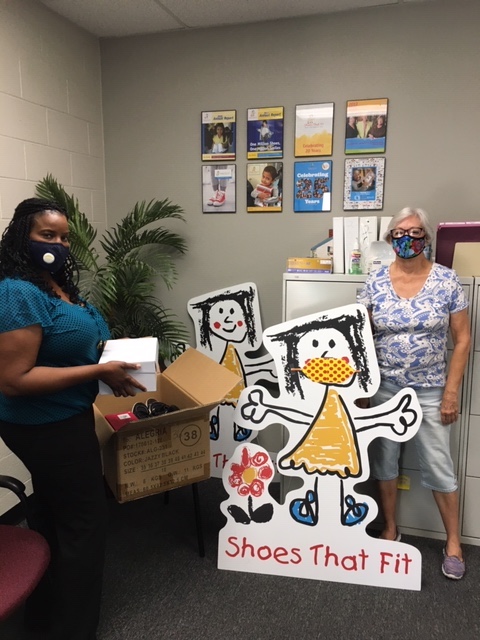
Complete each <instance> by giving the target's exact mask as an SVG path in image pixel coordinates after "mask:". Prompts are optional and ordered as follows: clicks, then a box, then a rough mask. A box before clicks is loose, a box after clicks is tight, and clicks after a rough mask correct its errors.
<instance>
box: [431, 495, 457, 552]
mask: <svg viewBox="0 0 480 640" xmlns="http://www.w3.org/2000/svg"><path fill="white" fill-rule="evenodd" d="M432 493H433V497H434V498H435V502H436V503H437V507H438V510H439V511H440V515H441V517H442V521H443V526H444V527H445V531H446V532H447V542H446V544H445V553H446V554H447V556H457V558H459V559H460V560H463V555H462V547H461V545H460V531H459V525H458V519H459V518H458V491H453V492H452V493H442V492H441V491H433V492H432Z"/></svg>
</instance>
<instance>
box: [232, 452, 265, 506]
mask: <svg viewBox="0 0 480 640" xmlns="http://www.w3.org/2000/svg"><path fill="white" fill-rule="evenodd" d="M230 468H231V471H232V475H230V476H229V478H228V481H229V483H230V486H231V487H233V488H236V489H237V492H238V494H239V495H241V496H249V495H251V496H254V497H255V498H258V497H260V496H261V495H262V494H263V492H264V490H265V481H266V480H270V478H271V477H272V476H273V466H272V465H271V463H270V460H269V457H268V455H267V454H266V453H264V452H263V451H257V452H256V453H255V454H254V455H250V453H249V450H248V448H247V447H244V448H243V450H242V454H241V463H240V464H238V463H235V462H233V463H232V465H231V467H230Z"/></svg>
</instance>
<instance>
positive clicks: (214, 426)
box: [210, 416, 220, 440]
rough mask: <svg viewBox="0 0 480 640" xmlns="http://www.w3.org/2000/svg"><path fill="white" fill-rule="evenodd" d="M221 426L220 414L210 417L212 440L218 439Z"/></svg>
mask: <svg viewBox="0 0 480 640" xmlns="http://www.w3.org/2000/svg"><path fill="white" fill-rule="evenodd" d="M219 426H220V425H219V422H218V416H212V417H211V418H210V440H218V436H219Z"/></svg>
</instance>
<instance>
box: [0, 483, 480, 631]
mask: <svg viewBox="0 0 480 640" xmlns="http://www.w3.org/2000/svg"><path fill="white" fill-rule="evenodd" d="M199 494H200V502H201V507H202V517H203V529H204V535H205V547H206V549H205V550H206V555H205V557H204V558H201V557H200V556H199V554H198V547H197V538H196V532H195V523H194V510H193V499H192V490H191V487H184V488H180V489H176V490H175V491H172V492H171V493H170V494H169V503H168V504H165V502H164V497H163V495H157V496H152V497H150V498H144V499H142V500H138V501H135V502H130V503H127V504H124V505H119V504H117V503H116V502H114V500H113V499H112V500H111V501H110V529H109V539H108V553H107V563H106V572H105V587H104V603H103V608H102V619H101V624H100V628H99V633H98V640H224V639H225V640H227V639H228V640H284V639H285V640H287V639H289V638H292V640H293V639H295V640H304V639H305V640H316V639H325V640H347V639H348V640H436V639H437V638H438V639H439V640H440V639H441V640H478V638H480V547H473V546H465V548H464V549H465V555H466V559H467V575H466V576H465V578H464V579H463V580H461V581H458V582H457V581H452V580H447V579H446V578H445V577H444V576H443V575H442V573H441V570H440V564H441V554H442V547H443V544H442V542H441V541H439V540H430V539H426V538H416V537H415V538H414V537H410V536H404V537H403V539H404V540H405V541H406V542H409V543H411V544H414V545H415V546H417V547H418V548H419V549H420V551H421V553H422V556H423V580H422V590H421V591H420V592H416V591H415V592H413V591H402V590H397V589H380V588H376V587H363V586H355V585H348V584H339V583H331V582H317V581H312V580H303V579H294V578H285V577H275V576H268V575H257V574H251V573H237V572H231V571H220V570H218V569H217V567H216V553H217V537H218V531H219V529H220V528H221V527H222V526H223V522H224V519H223V516H222V514H221V512H220V510H219V504H220V502H221V501H222V500H223V499H225V493H224V491H223V487H222V484H221V481H220V480H218V479H211V480H208V481H206V482H203V483H201V484H200V485H199ZM22 637H23V636H22V632H21V612H20V613H19V614H18V615H16V616H14V618H12V619H11V620H9V621H8V623H6V624H5V625H4V627H0V638H1V639H2V640H19V639H20V638H22ZM65 640H68V639H65Z"/></svg>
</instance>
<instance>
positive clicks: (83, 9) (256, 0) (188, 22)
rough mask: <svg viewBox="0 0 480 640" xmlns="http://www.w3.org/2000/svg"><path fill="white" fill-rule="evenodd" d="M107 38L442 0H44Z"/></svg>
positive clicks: (93, 31)
mask: <svg viewBox="0 0 480 640" xmlns="http://www.w3.org/2000/svg"><path fill="white" fill-rule="evenodd" d="M40 1H41V2H42V3H43V4H44V5H45V6H47V7H49V8H50V9H51V10H52V11H54V12H55V13H58V14H60V15H61V16H63V17H65V18H67V20H69V21H70V22H73V23H74V24H76V25H78V26H80V27H82V28H84V29H85V30H86V31H88V32H89V33H92V34H94V35H96V36H98V37H101V38H107V37H120V36H130V35H139V34H146V33H160V32H165V31H174V30H186V29H201V28H205V27H214V26H220V25H233V24H247V23H251V22H264V21H271V20H280V19H284V18H294V17H301V16H312V15H319V14H325V13H336V12H338V11H349V10H352V9H355V10H359V9H362V8H366V7H377V6H383V5H395V4H404V3H408V2H435V1H436V0H40Z"/></svg>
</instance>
